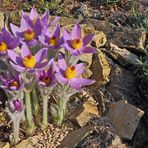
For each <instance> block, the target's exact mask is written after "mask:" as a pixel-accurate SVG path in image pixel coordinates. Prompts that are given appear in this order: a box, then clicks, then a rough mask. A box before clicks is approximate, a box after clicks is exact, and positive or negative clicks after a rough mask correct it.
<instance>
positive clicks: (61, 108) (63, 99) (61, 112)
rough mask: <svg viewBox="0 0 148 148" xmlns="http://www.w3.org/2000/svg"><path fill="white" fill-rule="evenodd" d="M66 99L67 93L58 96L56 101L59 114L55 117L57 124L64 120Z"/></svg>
mask: <svg viewBox="0 0 148 148" xmlns="http://www.w3.org/2000/svg"><path fill="white" fill-rule="evenodd" d="M68 99H69V97H68V96H67V94H63V95H62V96H61V98H59V101H58V107H59V116H58V118H57V119H56V122H57V125H61V124H62V122H63V120H64V117H65V110H66V104H67V101H68Z"/></svg>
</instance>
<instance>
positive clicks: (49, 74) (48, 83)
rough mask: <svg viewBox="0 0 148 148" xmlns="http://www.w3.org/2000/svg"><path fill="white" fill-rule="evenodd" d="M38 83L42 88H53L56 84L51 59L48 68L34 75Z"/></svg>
mask: <svg viewBox="0 0 148 148" xmlns="http://www.w3.org/2000/svg"><path fill="white" fill-rule="evenodd" d="M36 78H37V80H38V83H39V85H40V86H42V87H54V86H55V84H56V79H55V71H54V69H53V59H52V60H51V61H50V68H49V69H48V70H47V71H45V70H42V71H38V72H37V73H36Z"/></svg>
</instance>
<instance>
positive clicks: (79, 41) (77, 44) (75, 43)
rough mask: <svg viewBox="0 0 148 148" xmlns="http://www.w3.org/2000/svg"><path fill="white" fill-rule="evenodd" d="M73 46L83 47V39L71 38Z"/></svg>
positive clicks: (76, 47) (75, 47)
mask: <svg viewBox="0 0 148 148" xmlns="http://www.w3.org/2000/svg"><path fill="white" fill-rule="evenodd" d="M71 46H72V48H74V49H79V48H81V47H82V41H81V40H80V39H74V40H71Z"/></svg>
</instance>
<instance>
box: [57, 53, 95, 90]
mask: <svg viewBox="0 0 148 148" xmlns="http://www.w3.org/2000/svg"><path fill="white" fill-rule="evenodd" d="M55 69H56V72H57V74H56V79H57V81H58V82H59V83H62V84H69V85H70V86H71V87H72V88H74V89H77V90H80V89H81V87H82V86H86V85H90V84H92V83H94V82H95V81H94V80H90V79H84V78H81V74H82V73H83V72H84V65H83V63H80V64H76V65H67V63H66V61H65V59H64V57H63V56H62V55H60V56H59V58H58V67H57V66H56V65H55Z"/></svg>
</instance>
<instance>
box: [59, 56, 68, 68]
mask: <svg viewBox="0 0 148 148" xmlns="http://www.w3.org/2000/svg"><path fill="white" fill-rule="evenodd" d="M58 66H59V68H60V69H62V70H64V71H65V70H66V68H67V63H66V61H65V59H64V57H63V55H62V54H60V55H59V57H58Z"/></svg>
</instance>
